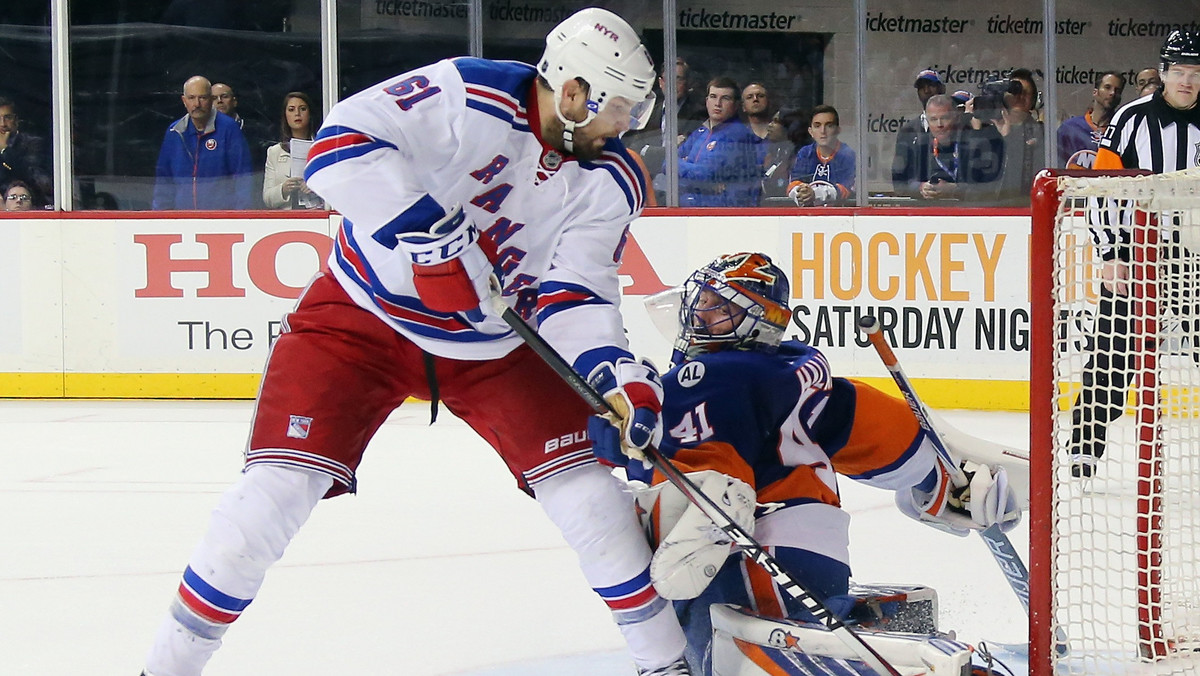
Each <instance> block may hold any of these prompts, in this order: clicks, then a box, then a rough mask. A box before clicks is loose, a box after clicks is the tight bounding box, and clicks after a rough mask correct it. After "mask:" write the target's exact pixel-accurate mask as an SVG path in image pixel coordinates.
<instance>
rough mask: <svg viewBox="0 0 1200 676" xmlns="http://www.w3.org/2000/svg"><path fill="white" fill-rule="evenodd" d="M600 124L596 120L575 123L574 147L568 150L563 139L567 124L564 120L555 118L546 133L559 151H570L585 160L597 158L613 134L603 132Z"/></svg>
mask: <svg viewBox="0 0 1200 676" xmlns="http://www.w3.org/2000/svg"><path fill="white" fill-rule="evenodd" d="M599 126H600V125H598V124H597V121H596V120H592V122H589V123H588V124H577V125H575V131H574V136H573V137H572V141H573V142H572V148H573V149H572V150H567V148H566V142H565V141H564V140H563V131H564V130H565V129H566V126H565V125H564V124H563V122H562V120H559V119H555V120H553V121H552V122H551V123H550V125H549V129H547V131H548V132H549V133H548V134H547V135H546V142H547V143H549V144H550V146H551V147H553V148H554V149H555V150H557V151H559V152H562V153H569V154H571V155H574V156H575V157H577V158H579V159H581V160H584V161H591V160H595V159H597V158H599V157H600V154H601V153H602V152H604V144H605V143H606V142H607V141H608V138H609V136H611V135H605V134H603V131H602V130H600V129H599Z"/></svg>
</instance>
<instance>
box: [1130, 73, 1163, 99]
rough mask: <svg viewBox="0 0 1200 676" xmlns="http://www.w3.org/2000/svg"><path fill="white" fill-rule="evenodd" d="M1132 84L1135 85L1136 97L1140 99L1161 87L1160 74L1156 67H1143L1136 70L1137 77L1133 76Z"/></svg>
mask: <svg viewBox="0 0 1200 676" xmlns="http://www.w3.org/2000/svg"><path fill="white" fill-rule="evenodd" d="M1133 84H1134V86H1135V87H1137V98H1139V99H1140V98H1142V97H1143V96H1149V95H1150V94H1153V93H1154V92H1156V91H1158V90H1160V89H1162V76H1160V75H1159V74H1158V69H1157V68H1143V69H1142V70H1139V71H1138V74H1137V77H1135V78H1133Z"/></svg>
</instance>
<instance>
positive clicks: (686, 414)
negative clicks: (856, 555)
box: [593, 253, 1021, 676]
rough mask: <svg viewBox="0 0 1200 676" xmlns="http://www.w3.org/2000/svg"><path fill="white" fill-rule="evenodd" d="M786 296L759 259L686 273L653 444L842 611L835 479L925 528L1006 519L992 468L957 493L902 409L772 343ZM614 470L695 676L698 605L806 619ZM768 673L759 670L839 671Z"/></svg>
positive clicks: (732, 555)
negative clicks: (870, 491)
mask: <svg viewBox="0 0 1200 676" xmlns="http://www.w3.org/2000/svg"><path fill="white" fill-rule="evenodd" d="M788 301H789V284H788V279H787V276H786V274H785V273H784V272H783V270H781V269H780V268H779V267H778V266H776V265H775V264H774V263H773V262H772V261H771V259H770V258H768V257H767V256H766V255H764V254H760V253H738V254H730V255H725V256H720V257H718V258H717V259H716V260H714V261H712V262H711V263H709V264H708V265H705V266H704V267H702V268H701V269H699V270H697V271H696V272H695V273H693V274H692V275H691V276H690V277H689V278H688V280H687V282H686V283H685V285H684V287H683V291H682V295H681V307H680V311H679V315H678V324H677V325H676V326H677V327H678V332H679V333H678V338H677V340H676V343H675V347H676V351H675V356H674V358H673V360H672V361H673V368H672V369H671V370H670V371H669V372H667V373H666V374H664V375H663V378H662V382H663V387H664V399H663V411H662V414H663V429H664V436H663V440H662V444H661V446H660V448H661V450H662V451H663V454H664V455H665V456H667V457H670V458H671V459H672V461H673V462H674V464H675V466H676V467H677V468H679V469H680V470H682V471H684V472H687V473H689V475H690V476H691V478H692V479H693V480H694V482H695V483H696V484H697V485H698V486H700V487H701V489H702V490H703V491H704V492H705V493H707V494H709V495H710V497H712V498H713V499H714V501H716V503H717V504H720V505H724V506H725V508H726V509H727V511H728V512H729V514H730V516H731V517H733V518H734V519H735V520H736V521H738V523H739V524H741V525H742V526H743V527H745V528H746V529H747V530H748V531H750V532H752V533H753V534H754V536H755V538H756V539H758V540H759V542H761V543H762V544H763V545H764V546H765V547H767V548H768V550H769V551H770V553H771V555H772V556H773V557H775V559H776V560H777V561H779V562H780V564H781V565H783V566H784V567H785V568H787V569H788V570H789V571H790V572H791V573H792V574H793V575H795V576H797V579H798V580H800V581H801V582H802V584H804V586H805V587H807V588H808V589H809V590H811V591H812V592H813V593H815V594H817V595H818V596H820V597H821V598H822V599H823V600H824V601H825V602H826V603H827V604H828V605H830V607H831V608H833V609H834V610H835V612H838V609H840V610H842V611H844V613H841V614H845V613H848V612H849V611H850V609H851V608H852V607H853V605H854V603H855V597H854V596H853V595H851V594H850V560H849V520H850V517H849V515H848V514H847V513H846V512H845V511H843V510H842V509H841V498H840V496H839V493H838V487H837V475H838V474H841V475H843V476H848V477H851V478H854V479H856V480H858V481H860V482H862V483H866V484H868V485H872V486H875V487H878V488H883V489H887V490H892V491H895V494H896V504H897V506H898V507H899V509H900V511H901V512H903V513H904V514H906V515H907V516H910V517H912V518H915V519H917V520H919V521H921V522H923V523H926V524H929V525H931V526H934V527H936V528H938V529H940V530H946V531H950V532H954V533H957V534H960V535H966V534H967V532H968V531H969V529H983V528H986V527H988V526H990V525H992V524H1000V526H1001V528H1003V529H1005V530H1007V529H1010V528H1012V527H1014V526H1015V525H1016V524H1017V523H1018V522H1019V520H1020V518H1021V508H1020V504H1019V502H1018V500H1017V496H1016V495H1015V492H1014V491H1013V489H1012V487H1011V486H1010V485H1009V483H1008V481H1007V474H1006V471H1005V470H1004V469H1003V468H1000V467H988V466H986V465H981V464H976V463H968V464H966V465H964V469H965V470H966V471H967V472H968V473H969V475H970V476H971V477H972V480H971V482H970V484H969V485H968V486H964V487H961V488H959V487H954V486H953V484H952V483H951V481H950V478H949V474H948V471H947V468H946V467H945V466H943V465H942V463H941V462H940V460H939V458H938V455H937V452H936V450H935V449H934V446H933V443H932V441H931V440H930V438H929V437H928V435H927V434H926V432H925V431H924V430H923V429H922V427H921V425H920V424H919V422H918V421H917V418H916V417H915V416H914V414H913V412H912V410H911V409H910V408H909V406H908V405H907V404H906V403H905V402H904V400H902V399H899V398H896V397H893V396H890V395H888V394H886V393H884V392H881V391H880V390H877V389H875V388H874V387H872V386H870V385H868V384H866V383H864V382H861V381H857V380H851V379H847V378H840V377H835V376H834V375H833V374H832V372H831V369H830V366H829V363H828V361H826V359H825V357H824V355H822V354H821V352H820V351H818V350H817V349H815V348H813V347H811V346H809V345H806V344H804V343H801V342H799V341H783V340H782V339H783V335H784V332H785V330H786V328H787V325H788V323H789V321H790V320H791V312H790V310H789V309H788ZM602 420H603V419H602V418H599V417H597V418H593V421H594V424H596V425H597V427H596V429H594V430H593V438H594V439H595V444H596V453H597V454H599V455H602V456H604V457H607V458H610V459H611V460H612V461H613V462H614V463H619V462H620V461H621V454H622V449H621V445H620V443H619V439H618V438H617V435H616V434H615V432H613V431H611V430H610V429H609V428H607V427H605V426H602V425H600V423H601V422H602ZM629 472H630V476H631V478H633V479H640V480H642V481H644V482H646V483H648V484H649V483H652V484H653V485H654V486H653V488H650V489H648V490H646V491H643V492H641V495H640V497H639V499H638V502H639V507H640V511H641V512H642V513H643V514H644V515H645V516H646V521H647V524H648V531H649V535H650V538H651V540H653V544H655V545H656V547H657V551H656V552H655V555H654V559H653V563H652V564H651V569H650V570H651V579H652V580H653V581H654V584H655V586H656V587H657V588H658V590H659V593H660V594H662V595H663V596H664V597H666V598H670V599H675V609H676V612H677V613H678V615H679V617H680V620H681V622H682V624H683V627H684V630H685V632H686V634H687V637H688V650H687V657H688V661H689V663H691V668H692V669H693V672H694V673H696V674H700V673H704V674H708V673H709V671H708V669H709V668H710V664H709V657H710V655H709V642H710V640H711V637H712V631H713V627H714V625H713V623H712V621H711V620H710V612H709V611H710V608H714V607H717V606H718V605H719V604H735V605H737V606H740V607H743V608H746V609H748V610H749V611H751V612H753V613H757V614H758V615H761V616H765V617H770V618H781V619H782V618H791V619H796V620H811V619H812V617H811V615H809V614H808V612H807V611H806V610H805V608H804V607H803V604H802V603H801V602H799V601H797V600H795V599H792V598H790V597H788V596H787V595H786V594H784V593H783V592H782V591H781V590H780V589H779V587H778V586H777V585H776V584H775V582H774V580H772V579H771V576H770V575H769V574H768V573H767V572H766V571H765V570H764V569H762V568H761V567H759V566H758V565H757V564H755V563H754V562H753V561H751V560H749V559H748V558H746V557H743V556H741V555H740V554H739V553H737V552H731V549H730V547H731V542H730V540H729V538H728V536H727V535H726V534H725V533H724V532H723V531H721V530H719V529H717V528H716V527H715V526H714V525H713V522H712V521H711V520H709V519H708V517H707V516H705V515H704V514H703V512H701V511H700V509H699V508H698V507H695V506H691V505H689V504H688V502H687V500H686V499H685V498H684V497H683V496H682V494H681V493H680V491H679V490H678V489H676V488H675V487H674V486H673V485H672V484H669V483H665V482H664V477H663V476H662V475H661V474H659V473H657V472H656V473H654V474H653V477H651V476H649V473H648V472H647V471H645V470H644V467H643V465H642V463H641V462H632V463H629ZM733 624H734V625H738V626H740V625H741V624H742V623H741V622H734V623H733ZM777 628H778V627H777ZM785 629H786V628H785ZM802 633H803V632H801V631H800V629H799V628H797V629H795V630H794V631H793V634H795V635H796V636H798V637H799V636H801V635H802ZM918 645H924V644H919V643H916V642H913V643H912V647H913V648H914V650H915V649H916V647H917V646H918ZM967 652H969V651H967ZM913 655H914V656H915V657H916V659H917V663H918V664H919V663H920V658H919V656H916V653H913ZM962 657H963V655H962V654H957V658H956V659H961V658H962ZM763 659H767V658H766V657H764V658H763ZM780 659H783V658H780ZM783 661H784V662H786V659H784V660H783ZM950 664H955V663H954V662H953V661H951V662H950ZM760 666H761V665H760ZM774 668H775V669H777V670H776V671H770V670H768V672H767V673H778V674H785V673H786V674H804V673H851V672H849V671H842V670H838V671H835V672H834V671H830V672H827V671H823V670H817V671H815V672H807V671H791V670H787V669H785V667H784V666H782V663H781V665H777V666H776V667H774ZM725 673H732V672H725ZM738 673H741V672H738ZM745 673H759V672H758V671H753V670H751V671H748V672H745ZM922 673H925V672H922ZM934 673H946V672H945V671H942V672H934ZM955 674H956V676H958V672H955Z"/></svg>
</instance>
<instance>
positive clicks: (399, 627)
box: [0, 400, 1028, 676]
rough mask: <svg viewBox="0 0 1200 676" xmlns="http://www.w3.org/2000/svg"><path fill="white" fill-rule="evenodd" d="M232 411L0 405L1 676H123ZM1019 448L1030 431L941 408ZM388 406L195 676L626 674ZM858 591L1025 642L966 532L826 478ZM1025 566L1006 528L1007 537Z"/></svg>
mask: <svg viewBox="0 0 1200 676" xmlns="http://www.w3.org/2000/svg"><path fill="white" fill-rule="evenodd" d="M251 409H252V403H251V402H178V401H138V402H130V401H123V402H80V401H65V402H64V401H15V400H14V401H0V608H3V612H2V613H0V674H34V673H36V674H39V676H78V675H79V674H116V675H121V674H126V675H128V676H135V675H136V674H137V673H138V672H139V670H140V669H141V666H142V659H143V657H144V655H145V652H146V650H147V648H148V647H149V642H150V640H151V637H152V636H153V634H154V631H155V628H156V627H157V626H158V623H159V621H160V620H161V619H162V617H163V615H164V613H165V611H166V608H167V605H168V603H169V602H170V600H171V596H172V593H173V592H174V589H175V587H176V585H177V584H178V581H179V574H180V571H181V570H182V568H183V566H184V565H185V563H186V561H187V558H188V555H189V553H190V551H191V548H192V547H193V546H194V545H195V543H196V542H197V541H198V540H199V537H200V535H201V533H202V532H203V530H204V528H205V524H206V521H207V517H208V513H209V511H210V510H211V509H212V507H213V506H214V505H215V504H216V501H217V498H218V496H219V494H220V493H221V492H222V491H223V490H224V489H225V488H227V487H228V486H229V485H230V484H231V483H232V482H233V481H234V480H235V479H236V478H237V475H238V472H239V470H240V468H241V464H242V457H241V454H242V449H243V447H244V445H245V438H246V434H247V430H248V425H247V421H248V419H249V417H250V414H251ZM944 414H945V417H946V418H947V419H948V420H949V421H950V422H952V423H954V424H956V425H958V426H959V427H961V428H962V429H963V430H965V431H967V432H970V433H971V434H974V435H976V436H981V437H986V438H989V439H993V440H996V441H1001V442H1006V443H1010V444H1014V445H1017V446H1020V447H1025V446H1026V445H1027V442H1026V438H1027V432H1026V430H1027V428H1028V425H1027V417H1026V416H1025V415H1024V414H1015V413H987V414H982V413H968V412H958V411H946V412H944ZM428 423H429V420H428V407H427V406H425V405H423V404H417V405H408V406H405V407H402V408H401V409H400V411H398V412H397V413H395V414H394V415H393V416H392V417H391V418H390V419H389V420H388V422H387V423H386V424H385V425H384V426H383V428H382V429H381V431H380V433H379V434H378V435H377V436H376V438H375V440H374V441H373V442H372V445H371V447H370V449H369V450H368V452H367V455H366V457H365V460H364V462H363V465H362V467H361V468H360V471H359V493H358V495H356V496H346V497H339V498H336V499H333V500H329V501H325V502H323V503H322V504H321V505H319V506H318V508H317V509H316V510H315V511H314V513H313V516H312V518H311V519H310V520H309V522H308V524H307V525H306V526H305V527H304V528H303V529H302V530H301V531H300V534H299V536H298V537H297V538H296V540H295V541H294V542H293V543H292V545H291V547H290V548H289V549H288V551H287V553H286V554H285V556H284V558H283V560H282V561H281V562H280V563H279V564H278V565H276V566H275V567H274V568H272V570H271V571H270V572H269V573H268V575H267V580H266V583H265V584H264V586H263V588H262V591H261V592H260V593H259V595H258V598H257V599H256V600H255V602H254V603H253V604H252V605H251V606H250V607H249V608H248V609H247V611H246V612H245V614H244V615H243V616H242V617H241V619H239V620H238V621H237V623H236V624H235V625H234V626H233V628H232V629H230V631H229V633H228V634H227V636H226V641H225V645H224V647H223V648H222V649H221V650H220V651H218V653H217V655H216V656H215V657H214V658H213V660H212V662H211V663H210V664H209V668H208V669H207V670H206V671H205V674H206V676H263V675H264V674H286V675H287V676H306V675H310V674H311V675H313V676H318V675H319V676H326V675H328V674H364V675H367V674H371V675H375V674H378V675H396V674H399V675H403V676H434V675H455V676H518V675H519V676H550V675H551V674H554V675H556V676H561V675H562V674H572V675H573V676H592V675H596V676H600V675H608V674H626V675H628V674H632V673H633V668H632V666H631V665H630V663H629V662H628V660H627V659H626V657H625V655H624V652H623V648H622V645H623V644H622V642H621V638H620V634H619V633H618V632H617V629H616V627H615V626H614V625H613V624H612V622H611V620H610V619H609V615H608V612H607V610H606V609H605V607H604V605H603V604H602V603H600V602H599V601H598V599H597V598H596V597H595V596H594V594H593V593H592V592H591V591H590V590H589V589H588V587H587V584H586V583H585V582H584V580H583V577H582V575H581V574H580V573H579V571H578V570H577V568H576V564H575V558H574V555H573V554H572V553H571V551H570V550H568V549H567V548H566V546H565V545H564V544H563V543H562V541H561V540H560V538H559V536H558V534H557V533H556V531H555V530H554V529H553V527H552V526H551V525H550V524H549V522H548V521H547V520H546V519H545V517H544V516H543V515H542V513H541V510H540V509H539V508H538V507H537V505H536V503H535V502H534V501H533V500H531V499H530V498H528V497H526V496H525V495H524V494H523V493H521V492H520V491H518V490H517V489H516V488H515V483H514V481H513V480H512V478H511V476H510V475H509V474H508V472H507V471H506V470H505V468H504V466H503V464H502V463H501V462H500V461H499V459H498V458H496V457H495V456H494V454H493V452H492V451H491V449H490V448H488V447H487V446H486V444H484V443H483V442H482V441H480V440H479V439H478V438H477V437H476V436H475V435H474V433H473V432H471V431H470V430H469V429H468V428H467V427H466V426H465V425H464V424H462V423H461V422H459V421H457V420H455V419H454V418H452V417H451V416H449V415H448V414H446V413H445V412H443V414H442V416H441V417H440V418H439V421H438V423H437V424H435V425H433V426H429V424H428ZM842 495H843V502H844V503H845V506H846V508H847V509H848V511H849V512H850V513H851V514H852V516H853V525H852V529H853V530H852V543H851V552H852V557H853V565H854V574H855V578H856V579H857V580H859V581H862V582H905V583H923V584H927V585H930V586H933V587H935V588H936V589H937V590H938V592H939V594H940V603H941V613H940V615H941V618H940V623H941V626H942V628H943V629H946V628H950V629H956V630H957V631H958V633H959V636H960V638H963V639H966V640H969V641H974V640H977V639H979V638H981V637H982V638H988V639H994V640H999V641H1007V642H1022V641H1023V640H1024V636H1025V632H1026V624H1025V618H1024V614H1023V612H1022V610H1021V607H1020V605H1019V603H1018V602H1017V599H1016V597H1015V596H1014V595H1013V593H1012V591H1011V590H1010V588H1009V587H1008V585H1007V583H1006V582H1005V580H1004V578H1003V576H1002V575H1001V574H1000V571H999V569H998V568H997V567H996V565H995V563H993V561H992V559H991V557H990V555H989V554H988V553H987V550H986V547H985V546H984V544H983V541H982V540H980V539H978V538H974V537H972V538H968V539H959V538H956V537H953V536H950V535H947V534H944V533H941V532H938V531H935V530H933V529H931V528H928V527H926V526H922V525H920V524H917V523H916V522H913V521H910V520H908V519H906V518H905V517H903V516H901V515H900V514H899V513H898V512H897V511H896V510H895V508H894V506H893V505H892V498H891V494H890V493H886V492H883V491H878V490H875V489H871V488H867V487H862V486H858V485H855V484H853V482H850V481H845V480H844V481H843V482H842ZM1010 536H1011V537H1012V540H1013V542H1014V544H1015V545H1017V547H1018V549H1019V550H1020V551H1022V552H1024V551H1026V548H1027V544H1028V535H1027V531H1026V529H1025V524H1024V523H1022V525H1021V526H1019V527H1018V528H1017V529H1016V530H1015V531H1014V532H1013V533H1011V534H1010Z"/></svg>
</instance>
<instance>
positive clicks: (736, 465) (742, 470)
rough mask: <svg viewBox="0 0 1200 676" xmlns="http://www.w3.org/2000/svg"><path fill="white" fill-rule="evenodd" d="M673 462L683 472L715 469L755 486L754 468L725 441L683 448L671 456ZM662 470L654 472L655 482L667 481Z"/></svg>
mask: <svg viewBox="0 0 1200 676" xmlns="http://www.w3.org/2000/svg"><path fill="white" fill-rule="evenodd" d="M671 462H672V464H674V465H675V466H676V467H678V468H679V471H681V472H683V473H685V474H686V473H688V472H700V471H703V470H706V469H713V470H716V471H718V472H721V473H722V474H727V475H729V476H731V477H733V478H735V479H741V480H742V481H745V482H746V484H747V485H749V486H754V470H752V469H750V465H748V464H746V461H745V459H743V458H742V456H741V455H738V452H737V449H736V448H734V447H733V446H731V445H729V444H727V443H725V442H723V441H706V442H704V443H702V444H700V445H698V446H696V447H694V448H681V449H679V450H678V451H676V452H675V455H674V456H672V458H671ZM666 479H667V478H666V477H665V476H663V475H662V473H661V472H658V471H655V472H654V483H655V484H659V483H662V482H663V481H666Z"/></svg>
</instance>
